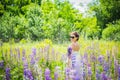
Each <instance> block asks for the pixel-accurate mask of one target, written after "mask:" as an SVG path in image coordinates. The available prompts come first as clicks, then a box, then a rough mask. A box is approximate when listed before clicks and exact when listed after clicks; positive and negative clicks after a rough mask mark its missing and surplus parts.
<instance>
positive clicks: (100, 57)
mask: <svg viewBox="0 0 120 80" xmlns="http://www.w3.org/2000/svg"><path fill="white" fill-rule="evenodd" d="M98 61H99V62H100V64H102V63H103V61H104V57H103V56H102V55H100V56H99V57H98Z"/></svg>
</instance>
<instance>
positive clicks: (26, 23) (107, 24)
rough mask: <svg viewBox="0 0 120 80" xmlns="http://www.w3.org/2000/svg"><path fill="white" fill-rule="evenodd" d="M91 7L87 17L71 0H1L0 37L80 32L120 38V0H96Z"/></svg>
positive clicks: (63, 36) (62, 37)
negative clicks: (74, 6)
mask: <svg viewBox="0 0 120 80" xmlns="http://www.w3.org/2000/svg"><path fill="white" fill-rule="evenodd" d="M104 1H105V2H104ZM110 1H111V2H110ZM110 3H111V4H110ZM116 3H117V4H116ZM89 6H90V7H89V8H90V9H89V10H88V11H87V12H86V13H87V14H88V15H87V16H84V14H82V13H80V12H79V11H78V10H77V9H75V8H73V6H72V4H70V3H69V1H62V2H61V1H60V0H54V1H53V0H1V1H0V39H1V40H2V41H9V40H11V39H15V41H20V40H21V39H30V40H42V39H45V38H48V39H51V40H55V41H64V40H68V39H69V33H70V32H71V31H78V32H79V33H80V35H81V37H83V38H85V39H105V40H120V20H119V19H120V14H119V12H120V9H119V8H120V2H119V1H115V0H108V1H106V0H100V1H97V0H96V1H94V2H92V3H91V4H90V5H89Z"/></svg>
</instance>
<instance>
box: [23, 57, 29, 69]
mask: <svg viewBox="0 0 120 80" xmlns="http://www.w3.org/2000/svg"><path fill="white" fill-rule="evenodd" d="M22 60H23V67H24V69H27V68H28V63H27V60H26V58H25V57H22Z"/></svg>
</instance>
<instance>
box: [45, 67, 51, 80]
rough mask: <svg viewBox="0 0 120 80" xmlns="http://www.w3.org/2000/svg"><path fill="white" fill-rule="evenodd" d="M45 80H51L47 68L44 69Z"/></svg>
mask: <svg viewBox="0 0 120 80" xmlns="http://www.w3.org/2000/svg"><path fill="white" fill-rule="evenodd" d="M45 80H51V77H50V70H49V68H47V69H45Z"/></svg>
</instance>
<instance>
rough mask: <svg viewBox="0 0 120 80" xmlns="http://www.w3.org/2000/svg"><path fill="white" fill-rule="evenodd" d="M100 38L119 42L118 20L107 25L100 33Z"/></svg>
mask: <svg viewBox="0 0 120 80" xmlns="http://www.w3.org/2000/svg"><path fill="white" fill-rule="evenodd" d="M102 38H103V39H106V40H115V41H119V40H120V20H118V21H116V23H115V24H112V23H109V24H107V28H106V29H104V30H103V32H102Z"/></svg>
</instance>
